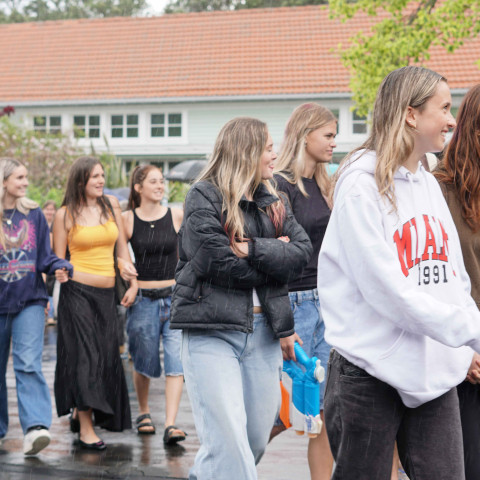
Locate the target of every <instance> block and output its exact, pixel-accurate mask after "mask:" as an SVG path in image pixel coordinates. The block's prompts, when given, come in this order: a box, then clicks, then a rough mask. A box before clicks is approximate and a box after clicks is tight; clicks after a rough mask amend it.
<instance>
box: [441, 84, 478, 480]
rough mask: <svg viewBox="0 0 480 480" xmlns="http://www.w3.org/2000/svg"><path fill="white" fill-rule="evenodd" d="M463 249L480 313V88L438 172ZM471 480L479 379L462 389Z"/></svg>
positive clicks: (474, 477) (474, 478) (470, 97)
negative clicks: (477, 381)
mask: <svg viewBox="0 0 480 480" xmlns="http://www.w3.org/2000/svg"><path fill="white" fill-rule="evenodd" d="M434 175H435V177H436V178H437V180H438V181H439V182H440V185H441V187H442V191H443V194H444V196H445V200H446V201H447V204H448V207H449V208H450V213H451V214H452V217H453V221H454V222H455V225H456V227H457V231H458V236H459V237H460V244H461V245H462V253H463V260H464V263H465V269H466V270H467V273H468V275H469V277H470V281H471V284H472V285H471V286H472V290H471V293H472V297H473V299H474V300H475V303H476V304H477V307H479V308H480V250H479V245H480V243H479V241H480V232H479V230H480V85H475V86H474V87H473V88H472V89H471V90H469V92H468V93H467V94H466V95H465V97H464V99H463V101H462V104H461V105H460V109H459V110H458V115H457V127H456V128H455V131H454V132H453V136H452V139H451V140H450V142H449V144H448V147H447V151H446V152H445V155H444V157H443V161H442V162H441V163H440V164H439V166H438V167H437V170H436V171H434ZM457 393H458V398H459V402H460V417H461V420H462V432H463V452H464V460H465V477H466V480H478V479H479V478H480V456H479V455H478V452H480V417H479V413H480V387H479V385H478V384H476V381H475V379H473V378H471V377H470V376H467V381H464V382H462V383H461V384H460V385H458V387H457Z"/></svg>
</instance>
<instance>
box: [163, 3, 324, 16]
mask: <svg viewBox="0 0 480 480" xmlns="http://www.w3.org/2000/svg"><path fill="white" fill-rule="evenodd" d="M326 3H328V0H170V3H169V4H168V5H167V6H166V7H165V10H164V11H165V13H184V12H206V11H212V10H241V9H244V8H269V7H293V6H301V5H323V4H326Z"/></svg>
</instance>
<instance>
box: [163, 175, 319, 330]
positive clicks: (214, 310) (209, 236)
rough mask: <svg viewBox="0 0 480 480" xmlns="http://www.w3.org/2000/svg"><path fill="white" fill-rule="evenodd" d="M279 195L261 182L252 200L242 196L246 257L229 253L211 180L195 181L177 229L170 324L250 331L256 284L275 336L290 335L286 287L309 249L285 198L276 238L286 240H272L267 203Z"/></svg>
mask: <svg viewBox="0 0 480 480" xmlns="http://www.w3.org/2000/svg"><path fill="white" fill-rule="evenodd" d="M277 200H278V198H277V197H275V196H273V195H271V194H270V193H269V192H268V190H267V189H266V188H265V186H264V185H263V184H261V185H260V187H259V188H258V189H257V191H256V193H255V195H254V200H253V201H248V200H246V199H243V200H242V201H241V203H240V207H241V209H242V210H243V213H244V217H245V225H244V229H245V236H246V237H248V238H249V239H251V242H249V254H248V257H247V258H239V257H237V256H236V255H235V254H234V253H233V252H232V250H231V248H230V244H229V239H228V236H227V234H226V232H225V229H224V226H223V225H224V223H223V221H224V219H225V214H223V215H222V213H221V210H222V198H221V195H220V192H219V191H218V190H217V188H216V187H215V186H214V185H212V184H211V183H209V182H199V183H196V184H194V185H193V186H192V188H191V189H190V191H189V192H188V195H187V198H186V200H185V214H184V220H183V224H182V228H181V229H180V232H179V256H180V260H179V263H178V266H177V271H176V273H175V279H176V282H177V283H176V285H175V288H174V292H173V298H172V311H171V319H170V320H171V328H182V329H183V328H206V329H216V330H239V331H242V332H252V331H253V298H252V290H253V287H255V288H256V290H257V294H258V297H259V299H260V303H261V305H262V309H263V312H264V314H265V315H266V317H267V319H268V321H269V322H270V324H271V326H272V328H273V331H274V333H275V335H276V336H277V338H281V337H287V336H289V335H292V334H293V333H294V322H293V314H292V311H291V309H290V302H289V299H288V286H287V284H288V282H290V281H291V280H292V279H293V278H295V277H296V276H297V275H298V274H299V273H300V272H301V270H302V268H303V267H304V266H305V265H306V263H307V262H308V260H309V258H310V255H311V254H312V246H311V244H310V240H309V239H308V236H307V234H306V233H305V231H304V230H303V228H302V227H301V226H300V225H299V224H298V223H297V222H296V220H295V218H294V217H293V214H292V212H291V209H290V206H289V205H288V202H287V201H286V200H285V207H286V209H287V216H286V218H285V221H284V223H283V229H282V233H281V236H284V235H285V236H288V237H289V238H290V243H285V242H282V241H281V240H277V239H276V238H275V237H276V235H275V227H274V225H273V223H272V222H271V220H270V218H269V217H268V215H267V214H266V213H265V208H266V207H267V206H268V205H271V204H272V203H273V202H275V201H277Z"/></svg>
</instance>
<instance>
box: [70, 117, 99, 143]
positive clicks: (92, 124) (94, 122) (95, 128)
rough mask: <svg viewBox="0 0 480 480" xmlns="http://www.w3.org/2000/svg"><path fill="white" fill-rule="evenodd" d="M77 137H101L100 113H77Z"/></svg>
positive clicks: (75, 123) (75, 127)
mask: <svg viewBox="0 0 480 480" xmlns="http://www.w3.org/2000/svg"><path fill="white" fill-rule="evenodd" d="M73 126H74V132H75V137H77V138H79V137H88V138H100V115H75V116H74V117H73Z"/></svg>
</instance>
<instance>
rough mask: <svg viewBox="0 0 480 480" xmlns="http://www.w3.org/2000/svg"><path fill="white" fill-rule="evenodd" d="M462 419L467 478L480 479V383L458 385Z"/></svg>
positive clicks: (467, 479) (468, 479)
mask: <svg viewBox="0 0 480 480" xmlns="http://www.w3.org/2000/svg"><path fill="white" fill-rule="evenodd" d="M457 392H458V400H459V403H460V418H461V420H462V433H463V454H464V458H465V478H466V480H479V479H480V385H472V384H471V383H469V382H463V383H461V384H460V385H459V386H458V387H457Z"/></svg>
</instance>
